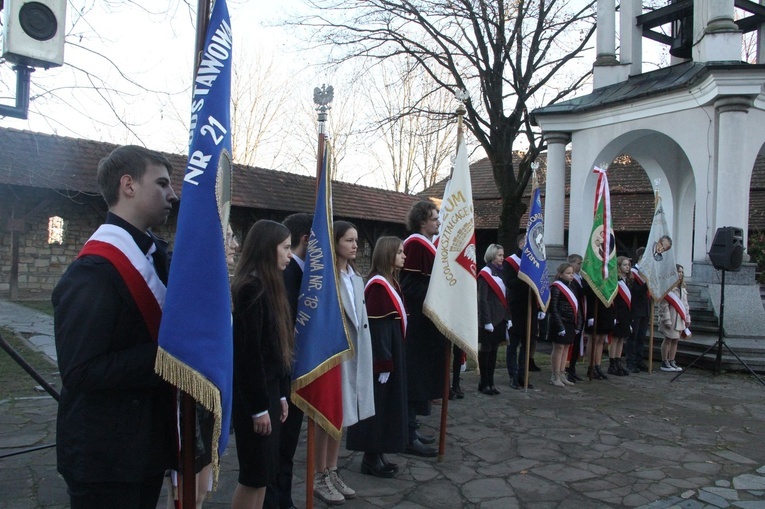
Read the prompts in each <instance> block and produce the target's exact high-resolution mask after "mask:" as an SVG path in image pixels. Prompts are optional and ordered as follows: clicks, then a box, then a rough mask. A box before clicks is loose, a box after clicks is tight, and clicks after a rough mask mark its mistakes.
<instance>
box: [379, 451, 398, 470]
mask: <svg viewBox="0 0 765 509" xmlns="http://www.w3.org/2000/svg"><path fill="white" fill-rule="evenodd" d="M380 459H381V460H382V462H383V464H384V465H385V468H387V469H388V470H390V471H391V472H393V473H394V474H395V473H397V472H398V465H396V464H395V463H391V462H390V461H388V458H386V457H385V455H384V454H380Z"/></svg>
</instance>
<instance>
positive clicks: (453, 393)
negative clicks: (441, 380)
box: [449, 389, 457, 401]
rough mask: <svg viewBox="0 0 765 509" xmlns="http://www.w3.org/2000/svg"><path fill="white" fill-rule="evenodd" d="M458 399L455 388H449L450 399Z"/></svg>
mask: <svg viewBox="0 0 765 509" xmlns="http://www.w3.org/2000/svg"><path fill="white" fill-rule="evenodd" d="M455 399H457V393H456V392H454V389H449V401H453V400H455Z"/></svg>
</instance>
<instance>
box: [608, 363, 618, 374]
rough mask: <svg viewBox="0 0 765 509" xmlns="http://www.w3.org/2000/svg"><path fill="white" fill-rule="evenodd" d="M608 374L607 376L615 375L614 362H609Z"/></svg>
mask: <svg viewBox="0 0 765 509" xmlns="http://www.w3.org/2000/svg"><path fill="white" fill-rule="evenodd" d="M608 374H609V375H616V362H614V361H609V362H608Z"/></svg>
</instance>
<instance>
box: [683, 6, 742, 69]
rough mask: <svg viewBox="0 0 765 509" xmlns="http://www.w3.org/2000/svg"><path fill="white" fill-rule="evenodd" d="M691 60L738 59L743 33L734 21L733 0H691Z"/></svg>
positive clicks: (718, 60)
mask: <svg viewBox="0 0 765 509" xmlns="http://www.w3.org/2000/svg"><path fill="white" fill-rule="evenodd" d="M693 9H694V16H693V26H694V39H693V42H694V45H693V60H695V61H697V62H725V61H733V62H736V61H739V60H741V45H742V37H741V35H742V34H741V31H740V30H739V29H738V25H736V23H734V22H733V12H734V0H694V2H693Z"/></svg>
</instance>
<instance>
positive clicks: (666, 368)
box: [661, 361, 675, 371]
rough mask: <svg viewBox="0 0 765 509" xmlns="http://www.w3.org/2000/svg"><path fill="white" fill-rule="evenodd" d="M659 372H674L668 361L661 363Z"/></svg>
mask: <svg viewBox="0 0 765 509" xmlns="http://www.w3.org/2000/svg"><path fill="white" fill-rule="evenodd" d="M661 370H662V371H674V370H675V368H673V367H672V366H671V365H670V364H669V361H662V362H661Z"/></svg>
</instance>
